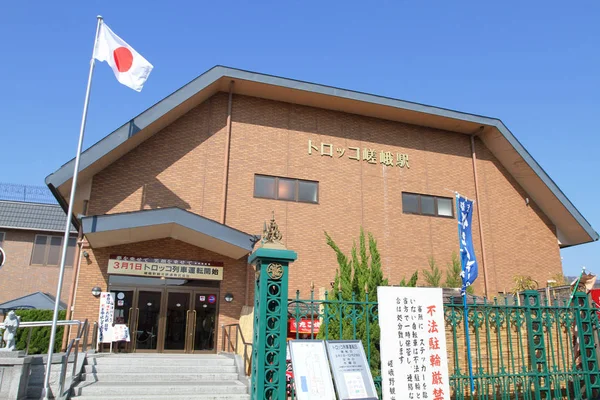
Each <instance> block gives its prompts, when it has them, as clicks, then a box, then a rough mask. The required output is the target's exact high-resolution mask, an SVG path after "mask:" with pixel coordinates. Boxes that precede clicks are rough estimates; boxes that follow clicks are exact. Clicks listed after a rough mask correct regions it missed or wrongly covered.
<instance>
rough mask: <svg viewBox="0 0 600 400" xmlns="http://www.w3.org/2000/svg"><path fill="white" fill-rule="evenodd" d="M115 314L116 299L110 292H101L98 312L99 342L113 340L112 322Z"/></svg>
mask: <svg viewBox="0 0 600 400" xmlns="http://www.w3.org/2000/svg"><path fill="white" fill-rule="evenodd" d="M114 316H115V299H113V295H112V293H110V292H102V293H100V311H99V313H98V343H110V342H112V333H111V329H112V324H113V320H114Z"/></svg>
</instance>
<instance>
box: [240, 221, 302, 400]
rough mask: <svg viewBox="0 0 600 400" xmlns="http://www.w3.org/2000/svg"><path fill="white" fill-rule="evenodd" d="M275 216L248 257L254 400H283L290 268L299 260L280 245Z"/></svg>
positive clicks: (279, 234) (252, 396) (252, 392)
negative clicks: (251, 276)
mask: <svg viewBox="0 0 600 400" xmlns="http://www.w3.org/2000/svg"><path fill="white" fill-rule="evenodd" d="M281 238H282V235H281V232H279V228H278V227H277V224H276V223H275V215H273V217H272V218H271V221H270V223H269V226H268V228H267V226H266V224H265V228H264V231H263V237H262V240H261V245H260V247H258V248H257V249H256V250H255V251H254V252H253V253H252V254H251V255H250V257H249V258H248V262H249V263H250V264H253V265H254V266H255V268H256V281H255V286H254V334H253V336H254V337H253V341H252V343H253V348H252V370H251V374H252V386H251V399H252V400H262V399H270V400H276V399H277V400H284V399H285V398H286V395H285V386H286V382H285V369H286V336H287V312H288V305H287V303H288V266H289V264H290V262H293V261H294V260H296V258H297V254H296V252H294V251H291V250H288V249H286V247H285V246H284V245H283V243H282V242H281Z"/></svg>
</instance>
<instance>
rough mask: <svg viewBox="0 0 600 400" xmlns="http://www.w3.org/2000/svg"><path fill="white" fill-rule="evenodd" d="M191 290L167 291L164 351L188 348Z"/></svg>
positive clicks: (177, 350) (178, 350)
mask: <svg viewBox="0 0 600 400" xmlns="http://www.w3.org/2000/svg"><path fill="white" fill-rule="evenodd" d="M190 299H191V293H190V292H171V291H169V292H167V308H166V317H165V336H164V338H165V339H164V351H166V352H184V351H185V350H186V348H187V346H186V343H187V341H186V340H187V336H188V335H187V332H188V318H189V311H190Z"/></svg>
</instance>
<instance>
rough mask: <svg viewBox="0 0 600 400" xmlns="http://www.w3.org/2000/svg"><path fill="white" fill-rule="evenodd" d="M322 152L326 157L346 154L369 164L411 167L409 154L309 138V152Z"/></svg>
mask: <svg viewBox="0 0 600 400" xmlns="http://www.w3.org/2000/svg"><path fill="white" fill-rule="evenodd" d="M313 151H314V152H315V154H320V155H321V156H324V157H331V158H342V157H344V156H346V158H348V159H349V160H354V161H365V162H367V163H369V164H383V165H386V166H388V167H398V168H407V169H410V165H409V163H408V154H406V153H395V154H394V153H393V152H391V151H384V150H376V149H373V148H370V147H363V148H360V147H348V148H347V149H346V148H345V147H337V146H334V145H333V144H332V143H320V145H317V143H313V141H312V140H310V139H309V140H308V154H309V155H312V154H313Z"/></svg>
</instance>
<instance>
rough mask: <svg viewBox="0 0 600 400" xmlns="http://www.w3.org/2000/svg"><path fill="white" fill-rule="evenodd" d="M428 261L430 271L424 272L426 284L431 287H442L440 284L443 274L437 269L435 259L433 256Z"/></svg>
mask: <svg viewBox="0 0 600 400" xmlns="http://www.w3.org/2000/svg"><path fill="white" fill-rule="evenodd" d="M427 261H428V263H429V270H426V269H424V270H423V275H424V279H425V283H427V286H429V287H440V282H441V281H442V272H441V271H440V269H439V268H438V267H437V265H436V263H435V258H433V256H430V257H429V258H428V260H427Z"/></svg>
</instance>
